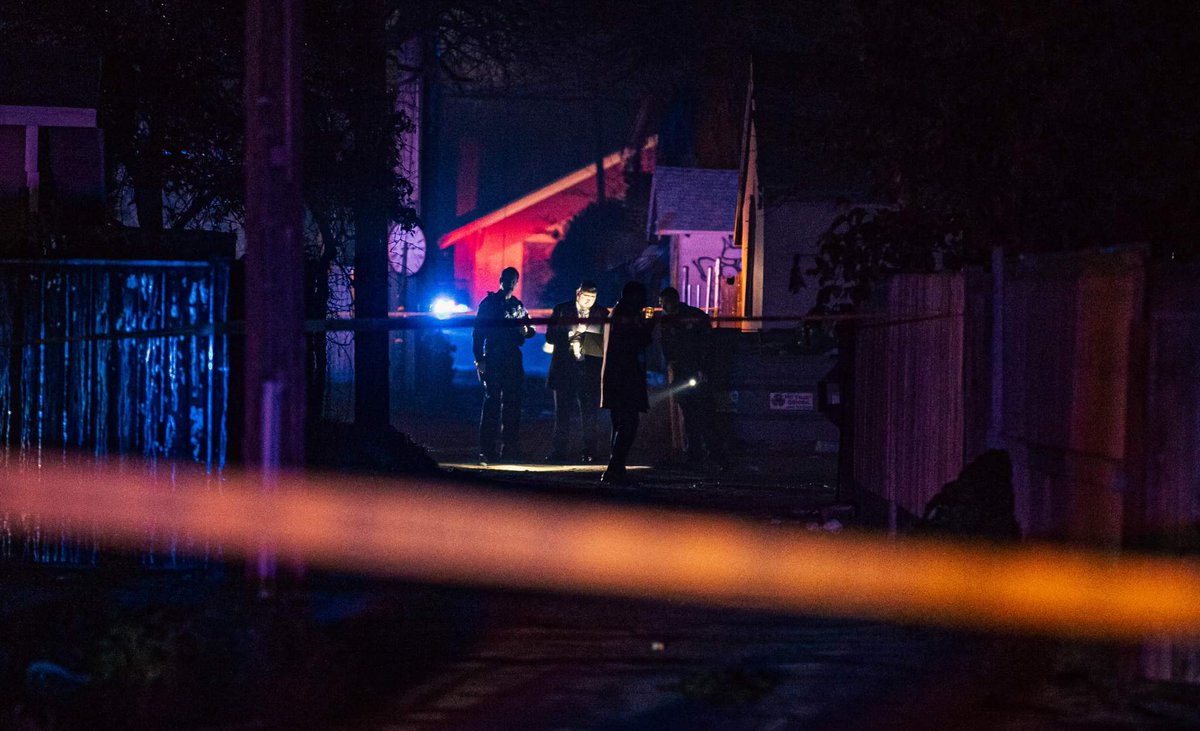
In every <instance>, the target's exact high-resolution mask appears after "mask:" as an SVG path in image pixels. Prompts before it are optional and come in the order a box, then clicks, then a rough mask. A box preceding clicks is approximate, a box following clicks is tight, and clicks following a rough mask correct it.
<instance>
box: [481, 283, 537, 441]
mask: <svg viewBox="0 0 1200 731" xmlns="http://www.w3.org/2000/svg"><path fill="white" fill-rule="evenodd" d="M520 278H521V275H520V274H519V273H518V272H517V270H516V269H515V268H513V267H508V268H507V269H505V270H504V271H502V272H500V289H499V291H497V292H489V293H488V296H487V297H484V298H483V301H481V302H480V303H479V309H478V311H477V313H476V315H475V332H474V337H473V339H472V348H473V351H474V355H475V371H476V373H478V374H479V380H480V381H481V382H482V383H483V413H482V415H481V416H480V418H479V459H480V460H481V461H483V462H485V463H486V462H494V461H496V460H497V459H506V460H520V459H524V455H523V454H522V453H521V389H522V388H523V387H524V382H525V366H524V363H523V362H522V359H521V346H522V345H523V344H524V343H525V341H526V340H527V339H529V338H531V337H533V335H534V329H533V326H532V325H531V324H529V313H528V312H526V311H525V306H524V305H522V304H521V300H519V299H517V298H516V297H514V296H513V291H514V290H515V289H516V286H517V281H518V280H519V279H520ZM501 412H503V419H502V418H501ZM501 422H503V427H502V428H501ZM498 433H499V436H500V441H501V443H502V444H503V448H502V451H501V452H500V453H497V452H496V437H497V434H498Z"/></svg>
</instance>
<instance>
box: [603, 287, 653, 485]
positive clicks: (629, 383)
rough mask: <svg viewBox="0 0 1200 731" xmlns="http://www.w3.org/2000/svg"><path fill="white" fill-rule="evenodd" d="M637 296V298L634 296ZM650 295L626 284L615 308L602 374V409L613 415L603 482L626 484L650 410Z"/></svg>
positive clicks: (606, 338)
mask: <svg viewBox="0 0 1200 731" xmlns="http://www.w3.org/2000/svg"><path fill="white" fill-rule="evenodd" d="M630 295H633V296H630ZM645 304H646V292H645V289H644V288H640V296H638V294H637V291H636V290H633V291H631V289H630V286H629V285H626V287H625V292H624V293H623V294H622V296H621V301H620V302H617V304H616V306H615V307H613V311H612V319H611V320H610V322H609V325H608V329H607V330H606V331H605V333H604V365H603V368H602V370H601V375H600V408H603V409H608V410H609V411H610V412H611V414H612V457H611V458H610V459H609V462H608V469H607V470H605V472H604V477H603V478H602V479H605V480H608V481H614V482H620V481H624V479H625V463H626V460H627V459H628V458H629V450H630V449H631V448H632V447H633V440H634V437H635V436H637V428H638V421H639V420H640V416H639V415H640V414H641V413H642V412H644V411H648V410H649V409H650V399H649V398H648V396H647V394H646V365H645V363H644V361H643V358H642V356H643V351H644V350H645V349H646V346H647V345H649V344H650V337H651V334H652V333H653V331H654V320H651V319H648V318H646V316H645V314H644V313H643V312H642V308H643V307H644V306H645Z"/></svg>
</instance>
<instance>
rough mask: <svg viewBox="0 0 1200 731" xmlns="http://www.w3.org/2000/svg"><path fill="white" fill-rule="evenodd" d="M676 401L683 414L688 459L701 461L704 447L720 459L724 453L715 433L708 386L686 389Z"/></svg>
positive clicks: (711, 454)
mask: <svg viewBox="0 0 1200 731" xmlns="http://www.w3.org/2000/svg"><path fill="white" fill-rule="evenodd" d="M676 402H677V403H678V404H679V411H680V412H681V413H682V414H683V435H684V439H686V440H687V459H688V461H689V462H696V463H700V462H703V461H704V456H705V448H706V447H707V451H708V456H710V457H712V458H713V459H715V460H717V461H721V460H722V459H723V458H724V454H723V452H722V450H721V446H720V440H719V439H718V438H717V434H716V425H715V422H714V419H713V411H714V408H713V400H712V394H711V393H710V392H709V391H708V388H707V387H706V386H704V385H700V386H697V387H695V388H689V389H686V390H685V391H683V393H681V394H680V395H679V397H678V398H677V399H676Z"/></svg>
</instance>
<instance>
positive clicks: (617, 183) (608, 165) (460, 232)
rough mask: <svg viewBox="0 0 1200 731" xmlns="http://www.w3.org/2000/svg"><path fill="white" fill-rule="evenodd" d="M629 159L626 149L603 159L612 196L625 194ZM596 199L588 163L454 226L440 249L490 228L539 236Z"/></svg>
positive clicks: (651, 143)
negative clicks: (625, 173) (467, 221)
mask: <svg viewBox="0 0 1200 731" xmlns="http://www.w3.org/2000/svg"><path fill="white" fill-rule="evenodd" d="M655 145H657V139H655V138H653V137H652V138H650V140H648V141H647V142H646V146H645V148H644V152H649V151H651V150H653V149H654V147H655ZM626 159H627V156H626V154H625V153H624V152H614V153H612V154H611V155H608V156H607V157H605V158H604V161H603V165H604V187H605V190H606V191H607V193H608V195H610V196H612V197H621V196H623V195H624V194H625V179H624V163H625V161H626ZM594 200H596V166H595V165H586V166H584V167H582V168H580V169H578V170H576V171H574V172H572V173H570V174H568V175H564V176H563V177H561V178H559V179H558V180H555V181H554V182H552V183H549V184H548V185H544V186H542V187H541V188H538V189H537V190H534V191H532V192H530V193H527V194H526V195H524V196H521V197H520V198H518V199H517V200H515V201H512V202H510V203H508V204H506V205H504V206H501V207H500V208H498V209H496V210H494V211H492V212H491V213H488V214H486V215H484V216H480V217H479V218H477V219H475V220H474V221H471V222H470V223H468V224H466V225H464V226H460V227H458V228H456V229H454V230H453V231H451V232H450V233H448V234H446V235H445V236H442V238H441V239H440V240H439V242H438V244H439V246H440V248H443V249H445V248H447V247H449V246H453V245H454V244H457V243H459V242H460V241H464V240H468V239H470V238H472V237H473V236H475V235H476V234H479V233H482V232H483V231H485V230H488V229H502V230H503V231H505V232H510V231H511V232H512V236H513V237H525V236H531V235H536V234H538V233H540V232H543V231H545V230H546V229H548V228H552V227H553V226H555V225H557V224H560V223H562V222H563V221H566V220H567V219H569V218H571V217H572V216H574V215H575V214H576V213H578V212H579V211H580V210H582V209H583V208H584V207H586V206H587V204H588V203H590V202H592V201H594Z"/></svg>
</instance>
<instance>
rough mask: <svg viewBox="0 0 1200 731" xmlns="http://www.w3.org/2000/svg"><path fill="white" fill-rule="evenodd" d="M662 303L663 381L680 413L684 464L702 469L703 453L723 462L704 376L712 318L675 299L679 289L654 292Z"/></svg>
mask: <svg viewBox="0 0 1200 731" xmlns="http://www.w3.org/2000/svg"><path fill="white" fill-rule="evenodd" d="M658 301H659V304H660V305H661V306H662V311H663V314H662V318H661V320H662V321H661V322H660V323H659V336H660V337H661V339H662V351H663V358H664V359H665V360H666V361H667V383H668V384H669V385H670V386H671V393H672V394H673V395H674V397H675V402H676V403H678V404H679V410H680V411H681V412H682V413H683V433H684V439H685V441H686V442H687V444H686V445H685V450H686V453H687V466H688V467H690V468H693V469H703V467H704V460H705V457H706V456H707V457H711V458H712V459H713V460H714V461H716V462H717V463H718V464H720V465H722V466H724V464H725V455H724V452H723V450H722V449H721V445H720V440H719V439H718V438H717V434H716V428H715V420H714V418H713V412H714V406H713V399H712V390H711V388H710V387H709V384H708V380H707V375H708V374H707V371H708V367H707V366H708V362H709V354H710V352H711V351H712V320H711V319H710V318H709V316H708V315H707V314H705V313H704V311H703V310H701V309H699V308H696V307H692V306H691V305H688V304H686V303H684V302H680V301H679V291H678V290H676V289H675V288H674V287H667V288H666V289H664V290H663V291H662V293H661V294H659V296H658Z"/></svg>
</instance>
